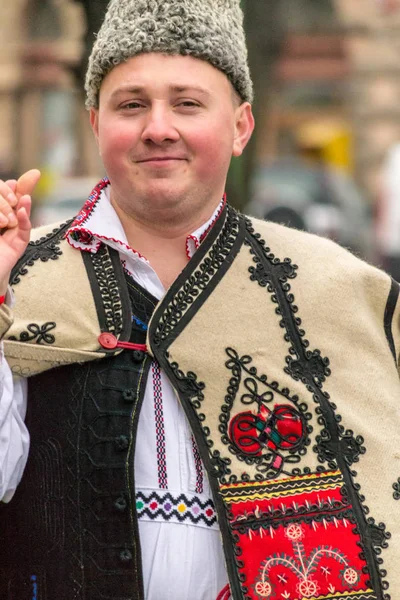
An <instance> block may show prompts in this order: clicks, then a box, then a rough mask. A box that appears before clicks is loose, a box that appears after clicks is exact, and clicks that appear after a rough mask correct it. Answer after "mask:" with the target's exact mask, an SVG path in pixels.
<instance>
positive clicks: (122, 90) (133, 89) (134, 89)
mask: <svg viewBox="0 0 400 600" xmlns="http://www.w3.org/2000/svg"><path fill="white" fill-rule="evenodd" d="M143 91H144V87H142V86H141V85H127V86H121V87H119V88H117V89H116V90H114V91H113V92H112V94H111V98H114V97H115V96H119V95H120V94H141V93H143Z"/></svg>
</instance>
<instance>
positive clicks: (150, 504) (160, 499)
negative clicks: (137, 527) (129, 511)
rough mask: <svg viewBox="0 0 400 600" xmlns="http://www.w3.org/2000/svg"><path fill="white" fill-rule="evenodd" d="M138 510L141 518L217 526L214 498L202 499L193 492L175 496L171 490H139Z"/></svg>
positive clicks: (137, 496) (137, 495)
mask: <svg viewBox="0 0 400 600" xmlns="http://www.w3.org/2000/svg"><path fill="white" fill-rule="evenodd" d="M136 510H137V515H138V518H139V519H144V520H151V521H163V522H165V521H170V522H175V523H187V524H193V525H202V526H203V527H204V525H206V526H207V527H217V516H216V513H215V508H214V504H213V502H212V500H210V499H208V500H205V501H202V500H201V499H200V498H199V497H198V496H192V495H191V494H179V496H174V495H172V494H171V493H169V492H167V493H165V494H163V493H158V492H150V493H148V494H144V493H143V492H140V491H139V492H137V494H136Z"/></svg>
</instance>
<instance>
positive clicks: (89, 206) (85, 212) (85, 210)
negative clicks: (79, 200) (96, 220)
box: [70, 177, 110, 243]
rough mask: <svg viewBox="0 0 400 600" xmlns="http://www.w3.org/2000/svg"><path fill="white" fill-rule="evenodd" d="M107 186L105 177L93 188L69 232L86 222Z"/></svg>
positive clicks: (107, 180)
mask: <svg viewBox="0 0 400 600" xmlns="http://www.w3.org/2000/svg"><path fill="white" fill-rule="evenodd" d="M108 185H110V180H109V179H108V178H107V177H105V178H104V179H102V180H101V181H100V182H99V183H98V184H97V185H96V186H95V187H94V189H93V190H92V192H91V194H90V196H89V197H88V199H87V200H86V202H85V204H84V205H83V207H82V208H81V210H80V212H79V214H78V215H77V217H76V218H75V220H74V222H73V223H72V225H71V227H70V230H71V229H73V228H74V227H80V226H81V225H83V223H84V222H85V221H86V219H87V218H88V217H89V215H90V214H91V213H92V212H93V210H94V208H95V206H96V204H97V202H98V201H99V198H100V196H101V192H102V191H103V190H104V188H106V187H107V186H108ZM77 241H78V240H77ZM84 243H85V242H84ZM86 243H87V242H86Z"/></svg>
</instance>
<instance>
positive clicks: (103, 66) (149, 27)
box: [85, 0, 253, 108]
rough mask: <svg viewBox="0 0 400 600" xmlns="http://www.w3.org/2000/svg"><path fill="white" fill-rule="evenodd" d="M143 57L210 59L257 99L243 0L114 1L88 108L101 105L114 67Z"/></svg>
mask: <svg viewBox="0 0 400 600" xmlns="http://www.w3.org/2000/svg"><path fill="white" fill-rule="evenodd" d="M145 52H162V53H164V54H182V55H190V56H193V57H195V58H200V59H203V60H206V61H207V62H209V63H210V64H212V65H213V66H214V67H216V68H217V69H219V70H220V71H222V72H223V73H225V75H226V76H227V77H228V79H229V80H230V81H231V83H232V85H233V87H234V88H235V90H236V91H237V93H238V94H239V96H240V97H241V99H242V100H243V101H248V102H252V100H253V84H252V81H251V77H250V71H249V67H248V64H247V48H246V40H245V34H244V30H243V13H242V10H241V8H240V0H111V2H110V4H109V6H108V9H107V13H106V16H105V19H104V22H103V25H102V26H101V28H100V31H99V33H98V36H97V40H96V42H95V43H94V46H93V50H92V53H91V55H90V58H89V65H88V70H87V73H86V82H85V89H86V94H87V96H86V106H87V107H88V108H90V107H97V106H98V94H99V90H100V86H101V83H102V81H103V79H104V77H105V76H106V75H107V73H108V72H109V71H111V69H112V68H113V67H115V66H116V65H118V64H120V63H121V62H123V61H126V60H128V59H129V58H132V57H133V56H136V55H138V54H142V53H145Z"/></svg>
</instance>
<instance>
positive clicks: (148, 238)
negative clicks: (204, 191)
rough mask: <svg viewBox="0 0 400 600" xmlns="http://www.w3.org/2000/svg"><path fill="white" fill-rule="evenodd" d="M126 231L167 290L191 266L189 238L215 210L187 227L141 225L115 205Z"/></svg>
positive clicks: (182, 224) (190, 221) (191, 220)
mask: <svg viewBox="0 0 400 600" xmlns="http://www.w3.org/2000/svg"><path fill="white" fill-rule="evenodd" d="M112 204H113V206H114V208H115V210H116V212H117V214H118V216H119V219H120V221H121V223H122V226H123V228H124V231H125V234H126V237H127V240H128V244H129V246H130V247H131V248H133V249H134V250H136V252H139V253H140V254H141V255H142V256H145V257H146V258H147V260H148V261H149V263H150V265H151V266H152V268H153V269H154V270H155V272H156V273H157V275H158V277H159V278H160V281H161V283H162V284H163V286H164V287H165V289H168V288H169V287H170V286H171V284H172V283H173V282H174V281H175V279H176V278H177V277H178V275H179V274H180V273H181V271H182V270H183V269H184V267H185V266H186V264H187V262H188V258H187V254H186V240H187V236H188V235H190V234H191V233H193V232H194V231H196V229H198V228H199V227H201V226H202V225H203V224H204V223H205V222H207V220H208V219H210V217H211V216H212V214H213V212H214V211H215V209H216V206H214V207H213V208H212V209H211V211H210V210H209V211H204V213H203V214H200V215H197V216H196V215H191V216H190V217H188V219H187V221H186V223H185V222H184V221H182V220H180V222H179V223H170V222H169V223H162V222H160V221H154V222H151V223H150V222H142V221H140V220H139V219H137V218H135V217H134V216H133V215H128V214H126V213H125V212H124V211H123V210H122V209H121V208H120V207H119V206H118V204H117V203H115V202H112Z"/></svg>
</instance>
